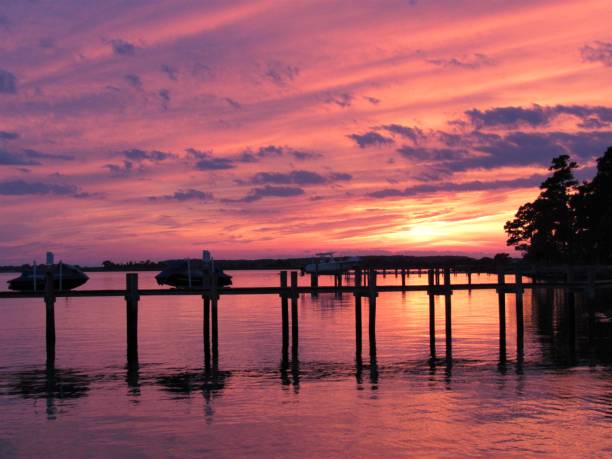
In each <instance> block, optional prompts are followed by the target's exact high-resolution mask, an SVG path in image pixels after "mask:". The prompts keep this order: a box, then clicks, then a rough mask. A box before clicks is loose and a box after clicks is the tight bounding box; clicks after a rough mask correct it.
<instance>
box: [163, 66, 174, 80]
mask: <svg viewBox="0 0 612 459" xmlns="http://www.w3.org/2000/svg"><path fill="white" fill-rule="evenodd" d="M161 71H162V72H163V73H165V74H166V76H167V77H168V78H170V79H171V80H172V81H177V80H178V70H176V69H175V68H174V67H172V66H171V65H168V64H162V66H161Z"/></svg>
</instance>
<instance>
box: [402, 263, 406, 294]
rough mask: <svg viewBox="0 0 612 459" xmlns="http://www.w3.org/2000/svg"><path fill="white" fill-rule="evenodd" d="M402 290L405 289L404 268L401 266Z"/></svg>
mask: <svg viewBox="0 0 612 459" xmlns="http://www.w3.org/2000/svg"><path fill="white" fill-rule="evenodd" d="M402 290H406V270H405V269H403V268H402Z"/></svg>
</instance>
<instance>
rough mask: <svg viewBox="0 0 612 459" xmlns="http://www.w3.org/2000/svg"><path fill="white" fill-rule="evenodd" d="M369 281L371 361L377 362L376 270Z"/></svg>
mask: <svg viewBox="0 0 612 459" xmlns="http://www.w3.org/2000/svg"><path fill="white" fill-rule="evenodd" d="M368 277H369V279H368V295H369V312H370V314H369V320H368V337H369V339H370V361H372V362H373V361H376V297H377V296H378V292H377V290H376V270H372V271H370V273H369V276H368Z"/></svg>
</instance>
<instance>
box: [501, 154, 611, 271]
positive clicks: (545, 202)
mask: <svg viewBox="0 0 612 459" xmlns="http://www.w3.org/2000/svg"><path fill="white" fill-rule="evenodd" d="M577 168H578V163H576V162H575V161H573V160H572V159H571V158H570V157H569V156H568V155H561V156H557V157H555V158H553V160H552V164H551V166H550V167H549V170H550V171H551V175H550V176H549V177H548V178H547V179H546V180H545V181H544V182H543V183H542V184H541V185H540V190H541V191H540V194H539V196H538V197H537V198H536V199H535V200H534V201H533V202H528V203H526V204H523V205H522V206H521V207H520V208H519V209H518V211H517V213H516V215H515V217H514V219H512V220H510V221H508V222H506V224H505V226H504V229H505V231H506V233H507V235H508V240H507V244H508V245H509V246H514V247H515V249H516V250H518V251H520V252H523V254H524V257H525V259H527V260H529V261H535V262H542V263H612V147H609V148H608V149H607V151H606V152H605V153H604V154H603V156H601V157H600V158H598V159H597V171H596V174H595V176H594V177H593V179H592V180H590V181H584V182H579V181H578V180H576V177H575V176H574V170H575V169H577Z"/></svg>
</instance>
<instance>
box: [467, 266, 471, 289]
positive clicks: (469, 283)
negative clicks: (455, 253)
mask: <svg viewBox="0 0 612 459" xmlns="http://www.w3.org/2000/svg"><path fill="white" fill-rule="evenodd" d="M467 280H468V286H470V287H471V286H472V270H471V269H468V271H467Z"/></svg>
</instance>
